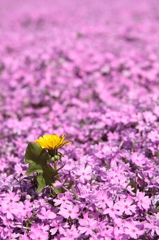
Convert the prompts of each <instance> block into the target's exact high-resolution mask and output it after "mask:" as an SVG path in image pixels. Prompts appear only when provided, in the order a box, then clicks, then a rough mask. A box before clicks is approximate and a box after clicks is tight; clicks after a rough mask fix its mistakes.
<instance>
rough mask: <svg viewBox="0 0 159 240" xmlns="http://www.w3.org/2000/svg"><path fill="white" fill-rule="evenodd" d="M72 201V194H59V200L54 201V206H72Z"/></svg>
mask: <svg viewBox="0 0 159 240" xmlns="http://www.w3.org/2000/svg"><path fill="white" fill-rule="evenodd" d="M69 200H70V194H68V193H61V194H58V199H54V200H53V201H54V205H55V206H58V205H61V207H65V206H66V205H69V204H71V202H70V201H69Z"/></svg>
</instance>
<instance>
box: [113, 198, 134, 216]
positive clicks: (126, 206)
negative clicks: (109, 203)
mask: <svg viewBox="0 0 159 240" xmlns="http://www.w3.org/2000/svg"><path fill="white" fill-rule="evenodd" d="M132 204H133V200H132V199H131V198H129V197H128V198H126V199H121V200H119V201H118V202H117V205H118V207H119V209H120V212H121V213H122V214H123V213H125V214H127V215H131V214H132V213H133V212H135V210H136V206H135V205H132Z"/></svg>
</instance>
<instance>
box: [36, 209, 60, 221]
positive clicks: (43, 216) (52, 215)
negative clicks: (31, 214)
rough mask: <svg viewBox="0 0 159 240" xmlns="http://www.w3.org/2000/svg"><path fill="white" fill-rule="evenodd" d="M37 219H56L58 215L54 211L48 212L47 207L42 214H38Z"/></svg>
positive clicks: (41, 211)
mask: <svg viewBox="0 0 159 240" xmlns="http://www.w3.org/2000/svg"><path fill="white" fill-rule="evenodd" d="M37 217H38V218H40V219H54V218H56V214H55V213H54V212H53V211H50V210H47V209H46V208H45V207H42V208H41V210H40V213H38V214H37Z"/></svg>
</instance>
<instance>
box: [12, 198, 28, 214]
mask: <svg viewBox="0 0 159 240" xmlns="http://www.w3.org/2000/svg"><path fill="white" fill-rule="evenodd" d="M32 210H33V205H32V203H31V202H30V201H28V200H25V202H19V203H14V208H13V210H12V211H13V213H14V214H15V215H16V216H17V217H19V218H21V217H22V218H25V217H26V216H28V217H31V215H32Z"/></svg>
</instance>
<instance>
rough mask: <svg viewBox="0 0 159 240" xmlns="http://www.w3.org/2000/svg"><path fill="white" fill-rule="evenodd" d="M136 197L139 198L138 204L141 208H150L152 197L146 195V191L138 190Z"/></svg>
mask: <svg viewBox="0 0 159 240" xmlns="http://www.w3.org/2000/svg"><path fill="white" fill-rule="evenodd" d="M135 199H136V200H137V206H138V207H139V208H140V209H145V210H148V209H149V206H150V204H151V199H150V198H149V197H148V196H145V193H143V192H140V191H139V190H137V192H136V198H135Z"/></svg>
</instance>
